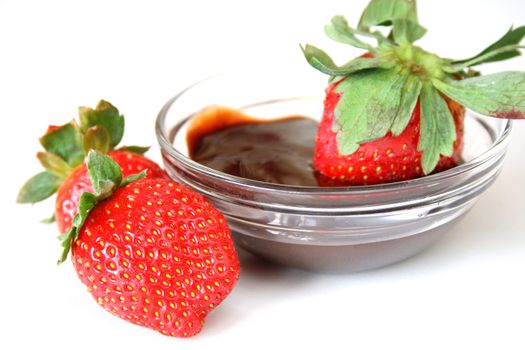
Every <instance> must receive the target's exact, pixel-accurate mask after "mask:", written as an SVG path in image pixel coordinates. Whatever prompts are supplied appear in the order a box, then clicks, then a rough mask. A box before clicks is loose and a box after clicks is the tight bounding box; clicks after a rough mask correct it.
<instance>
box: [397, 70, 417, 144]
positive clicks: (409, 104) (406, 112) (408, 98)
mask: <svg viewBox="0 0 525 350" xmlns="http://www.w3.org/2000/svg"><path fill="white" fill-rule="evenodd" d="M421 86H422V83H421V80H419V79H418V78H417V77H415V76H414V75H408V77H407V81H406V83H405V86H404V87H403V89H402V90H401V102H400V107H399V112H398V115H397V117H396V118H395V119H394V122H393V124H392V127H391V128H390V131H392V134H393V135H394V136H398V135H399V134H401V133H402V132H403V131H404V130H405V128H406V127H407V125H408V123H409V122H410V119H411V118H412V114H413V112H414V108H415V107H416V103H417V99H418V98H419V93H420V92H421Z"/></svg>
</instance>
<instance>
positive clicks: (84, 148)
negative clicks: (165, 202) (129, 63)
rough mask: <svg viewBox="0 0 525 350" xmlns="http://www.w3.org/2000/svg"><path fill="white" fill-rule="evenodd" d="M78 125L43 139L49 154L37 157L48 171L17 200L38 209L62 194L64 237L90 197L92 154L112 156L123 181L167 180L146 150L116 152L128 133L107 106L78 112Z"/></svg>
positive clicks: (53, 130) (51, 130)
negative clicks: (138, 176) (143, 174)
mask: <svg viewBox="0 0 525 350" xmlns="http://www.w3.org/2000/svg"><path fill="white" fill-rule="evenodd" d="M79 119H80V122H79V123H77V122H76V121H74V120H73V121H71V122H70V123H68V124H65V125H62V126H55V125H50V126H49V127H48V129H47V131H46V134H45V135H44V136H42V137H41V138H40V143H41V144H42V146H43V147H44V149H45V152H39V153H38V154H37V157H38V159H39V160H40V162H41V163H42V165H43V166H44V168H45V171H43V172H41V173H39V174H37V175H35V176H33V177H32V178H31V179H29V180H28V181H27V182H26V183H25V184H24V186H23V187H22V189H21V190H20V192H19V194H18V198H17V201H18V202H19V203H35V202H39V201H42V200H44V199H46V198H48V197H49V196H51V195H52V194H54V193H55V192H58V195H57V199H56V204H55V214H54V218H55V219H56V221H57V224H58V228H59V230H60V232H65V231H67V230H69V229H70V227H71V220H72V219H73V217H74V216H75V214H76V208H77V206H78V201H79V198H80V195H81V194H82V193H83V192H84V191H88V192H89V191H92V187H91V183H90V181H89V177H88V175H87V171H86V167H85V165H83V164H82V163H83V160H84V157H85V155H86V154H87V152H88V151H89V150H90V149H97V150H99V151H102V152H104V153H107V152H109V155H110V156H111V157H112V158H113V159H114V160H115V161H116V162H117V163H118V164H119V165H120V166H121V167H122V171H123V172H124V175H129V174H132V173H137V172H140V171H141V170H144V169H147V170H148V175H147V176H148V177H167V175H166V174H165V173H164V171H162V170H161V169H160V167H159V166H158V165H157V164H156V163H154V162H153V161H151V160H149V159H147V158H145V157H143V156H142V155H141V154H142V153H144V152H145V151H146V150H147V148H144V147H134V146H132V147H123V148H120V149H119V150H114V148H115V146H117V144H118V143H119V142H120V140H121V138H122V136H123V133H124V117H123V116H122V115H120V113H119V111H118V110H117V109H116V108H115V107H114V106H112V105H111V104H110V103H109V102H106V101H100V102H99V103H98V105H97V107H96V109H91V108H87V107H80V108H79Z"/></svg>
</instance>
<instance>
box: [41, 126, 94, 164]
mask: <svg viewBox="0 0 525 350" xmlns="http://www.w3.org/2000/svg"><path fill="white" fill-rule="evenodd" d="M40 143H41V144H42V147H44V149H45V150H46V151H48V152H50V153H54V154H56V155H57V156H59V157H60V158H62V159H63V160H64V161H65V162H66V163H67V164H69V166H70V167H71V168H74V167H75V166H77V165H79V164H81V163H82V161H83V159H84V152H83V151H82V134H81V133H80V130H79V128H78V126H77V124H76V122H75V121H74V120H73V121H71V122H70V123H68V124H66V125H62V126H60V127H59V128H57V129H54V130H52V131H50V132H48V133H46V134H45V135H44V136H42V137H41V138H40Z"/></svg>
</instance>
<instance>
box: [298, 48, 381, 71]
mask: <svg viewBox="0 0 525 350" xmlns="http://www.w3.org/2000/svg"><path fill="white" fill-rule="evenodd" d="M301 49H302V50H303V53H304V57H305V58H306V60H307V61H308V63H310V65H311V66H312V67H314V68H315V69H317V70H319V71H321V72H323V73H325V74H328V75H330V76H345V75H348V74H351V73H354V72H357V71H360V70H363V69H370V68H376V67H378V66H379V65H380V61H379V59H377V58H356V59H354V60H352V61H350V62H348V63H347V64H345V65H344V66H342V67H338V66H337V65H336V64H335V63H334V61H332V59H331V58H330V56H328V55H327V54H326V53H325V52H324V51H322V50H320V49H318V48H316V47H315V46H312V45H306V46H305V47H304V48H302V47H301Z"/></svg>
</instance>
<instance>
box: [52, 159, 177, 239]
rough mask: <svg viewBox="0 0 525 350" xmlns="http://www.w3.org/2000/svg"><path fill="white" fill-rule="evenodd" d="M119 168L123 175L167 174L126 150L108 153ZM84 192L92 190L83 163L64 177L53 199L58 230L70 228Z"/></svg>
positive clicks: (158, 176) (164, 175) (155, 165)
mask: <svg viewBox="0 0 525 350" xmlns="http://www.w3.org/2000/svg"><path fill="white" fill-rule="evenodd" d="M108 156H109V157H111V159H113V160H114V161H115V162H116V163H117V164H118V165H119V166H120V168H121V170H122V175H123V176H129V175H132V174H137V173H140V172H141V171H142V170H148V171H147V173H146V177H148V178H168V176H167V174H166V173H165V172H164V170H162V169H161V168H160V167H159V166H158V165H157V164H156V163H155V162H153V161H151V160H149V159H148V158H146V157H143V156H141V155H139V154H136V153H133V152H126V151H111V152H109V153H108ZM84 192H93V187H92V186H91V180H90V179H89V174H88V172H87V168H86V165H85V164H82V165H79V166H78V167H76V168H75V169H73V170H72V171H71V173H70V174H69V175H68V176H67V177H66V178H65V179H64V182H63V183H62V184H61V185H60V187H59V188H58V191H57V197H56V201H55V219H56V222H57V225H58V229H59V231H60V232H66V231H69V229H71V222H72V220H73V218H74V217H75V215H76V214H77V208H78V202H79V200H80V196H81V195H82V193H84Z"/></svg>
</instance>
